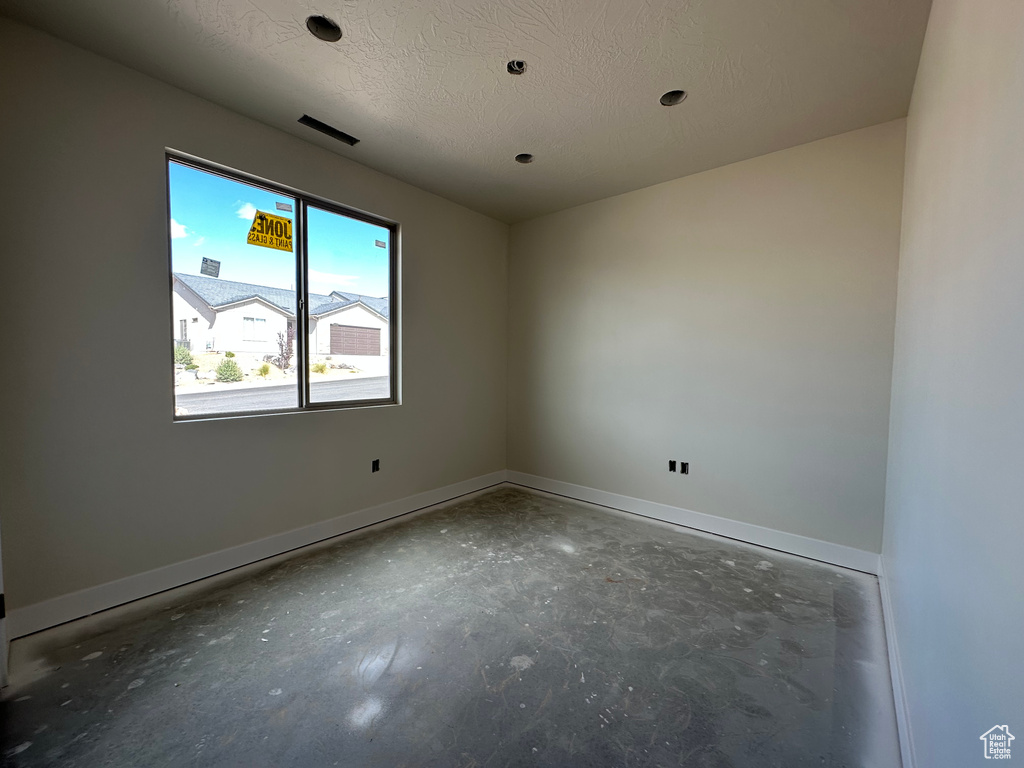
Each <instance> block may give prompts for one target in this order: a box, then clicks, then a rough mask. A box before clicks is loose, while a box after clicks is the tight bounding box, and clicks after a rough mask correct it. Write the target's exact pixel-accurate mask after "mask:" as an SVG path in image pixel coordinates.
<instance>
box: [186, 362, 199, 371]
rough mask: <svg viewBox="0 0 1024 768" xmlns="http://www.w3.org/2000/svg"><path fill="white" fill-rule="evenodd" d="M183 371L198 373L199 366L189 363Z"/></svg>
mask: <svg viewBox="0 0 1024 768" xmlns="http://www.w3.org/2000/svg"><path fill="white" fill-rule="evenodd" d="M185 370H186V371H198V370H199V366H198V365H196V364H195V363H189V364H188V365H186V366H185Z"/></svg>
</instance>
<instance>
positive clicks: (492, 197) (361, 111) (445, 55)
mask: <svg viewBox="0 0 1024 768" xmlns="http://www.w3.org/2000/svg"><path fill="white" fill-rule="evenodd" d="M929 6H930V0H323V2H312V1H311V0H74V2H68V0H2V2H0V9H2V11H3V12H4V13H5V14H7V15H9V16H12V17H13V18H16V19H20V20H22V21H25V22H27V23H29V24H31V25H33V26H36V27H39V28H41V29H44V30H46V31H48V32H51V33H52V34H54V35H56V36H58V37H62V38H64V39H66V40H69V41H71V42H73V43H76V44H78V45H81V46H83V47H85V48H88V49H90V50H93V51H96V52H97V53H100V54H102V55H104V56H107V57H109V58H112V59H114V60H116V61H120V62H122V63H124V64H127V65H129V66H131V67H133V68H135V69H138V70H140V71H142V72H145V73H148V74H150V75H153V76H155V77H157V78H160V79H162V80H165V81H167V82H169V83H172V84H174V85H177V86H179V87H181V88H184V89H185V90H187V91H191V92H192V93H195V94H198V95H200V96H204V97H206V98H208V99H210V100H211V101H215V102H218V103H220V104H223V105H225V106H227V107H229V108H231V109H233V110H235V111H237V112H240V113H242V114H245V115H249V116H251V117H254V118H256V119H258V120H261V121H263V122H266V123H269V124H271V125H275V126H277V127H279V128H281V129H283V130H285V131H288V132H289V133H292V134H295V135H296V136H301V137H303V138H305V139H307V140H308V141H310V142H312V143H315V144H318V145H320V146H323V147H326V148H328V149H330V150H331V151H334V152H337V153H338V154H340V155H343V156H345V157H349V158H351V159H353V160H356V161H358V162H360V163H363V164H365V165H367V166H370V167H372V168H376V169H378V170H380V171H383V172H385V173H388V174H390V175H392V176H395V177H397V178H400V179H403V180H405V181H408V182H410V183H412V184H415V185H416V186H419V187H422V188H424V189H427V190H430V191H432V192H435V193H437V194H439V195H442V196H444V197H446V198H449V199H451V200H454V201H456V202H459V203H462V204H464V205H466V206H468V207H470V208H473V209H475V210H478V211H481V212H483V213H486V214H489V215H491V216H494V217H496V218H498V219H502V220H504V221H510V222H511V221H519V220H522V219H526V218H530V217H532V216H536V215H538V214H543V213H547V212H551V211H555V210H560V209H562V208H567V207H570V206H573V205H579V204H581V203H585V202H589V201H591V200H596V199H600V198H603V197H607V196H609V195H614V194H618V193H621V192H626V191H629V190H632V189H638V188H640V187H645V186H648V185H650V184H655V183H657V182H661V181H666V180H668V179H672V178H676V177H679V176H684V175H686V174H690V173H695V172H697V171H702V170H706V169H708V168H714V167H716V166H720V165H724V164H727V163H731V162H735V161H737V160H742V159H745V158H748V157H754V156H756V155H761V154H764V153H766V152H771V151H774V150H778V149H784V148H786V147H791V146H795V145H797V144H802V143H805V142H807V141H812V140H814V139H818V138H822V137H824V136H829V135H833V134H836V133H842V132H844V131H849V130H853V129H856V128H861V127H864V126H867V125H873V124H875V123H880V122H883V121H886V120H892V119H895V118H898V117H903V116H904V115H906V113H907V108H908V105H909V101H910V93H911V89H912V86H913V82H914V76H915V73H916V69H917V61H918V57H919V54H920V50H921V41H922V39H923V36H924V29H925V24H926V22H927V16H928V10H929ZM313 13H320V14H324V15H327V16H328V17H330V18H332V19H334V20H335V21H337V22H338V23H339V24H340V25H341V27H342V30H343V32H344V37H343V38H342V39H341V40H340V41H339V42H337V43H324V42H321V41H319V40H317V39H315V38H314V37H312V36H311V35H310V34H309V33H308V32H307V31H306V29H305V18H306V16H308V15H310V14H313ZM512 58H517V59H524V60H526V62H527V64H528V69H527V71H526V73H525V74H524V75H521V76H512V75H509V74H508V73H507V72H506V71H505V64H506V62H507V61H508V60H509V59H512ZM677 88H678V89H685V90H686V91H688V92H689V97H688V98H687V100H686V101H684V102H683V103H682V104H681V105H679V106H676V107H663V106H661V105H660V104H659V102H658V99H659V97H660V96H661V94H662V93H664V92H665V91H668V90H672V89H677ZM303 113H308V114H310V115H312V116H313V117H315V118H318V119H320V120H322V121H324V122H327V123H330V124H332V125H334V126H336V127H337V128H340V129H341V130H343V131H345V132H346V133H350V134H352V135H354V136H357V137H358V138H360V139H361V140H362V141H361V142H360V143H359V144H358V145H357V146H355V147H348V146H345V145H343V144H340V143H338V142H336V141H334V140H332V139H329V138H327V137H325V136H322V135H321V134H318V133H316V132H315V131H313V130H311V129H309V128H306V127H304V126H301V125H299V124H297V123H296V120H297V119H298V118H299V117H300V116H301V115H302V114H303ZM183 149H187V148H183ZM520 152H530V153H533V154H534V155H535V156H536V160H535V162H534V163H533V164H531V165H520V164H517V163H515V162H514V161H513V157H514V156H515V155H516V154H517V153H520ZM210 159H211V160H216V159H217V158H210Z"/></svg>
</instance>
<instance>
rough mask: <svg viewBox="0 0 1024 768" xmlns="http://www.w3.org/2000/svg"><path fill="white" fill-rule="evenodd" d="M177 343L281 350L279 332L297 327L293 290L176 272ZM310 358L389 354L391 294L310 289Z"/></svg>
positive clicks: (199, 349) (220, 349)
mask: <svg viewBox="0 0 1024 768" xmlns="http://www.w3.org/2000/svg"><path fill="white" fill-rule="evenodd" d="M173 280H174V291H173V294H172V301H173V304H174V343H175V344H176V345H178V344H185V345H186V346H188V347H189V348H190V349H191V350H192V351H193V352H200V353H201V352H206V351H216V352H226V351H231V352H235V353H249V354H256V355H260V356H263V355H277V354H278V342H277V334H278V333H287V331H288V329H289V328H292V329H294V328H295V292H294V291H290V290H284V289H281V288H271V287H269V286H265V285H253V284H251V283H238V282H234V281H232V280H221V279H219V278H213V277H205V276H201V275H187V274H184V273H181V272H175V273H173ZM309 307H310V313H309V352H310V358H311V359H313V358H319V357H325V356H327V355H331V356H332V357H335V356H337V357H339V358H347V357H359V358H363V360H364V362H369V360H368V358H383V359H386V358H387V357H388V355H389V354H390V334H389V332H388V323H389V317H390V307H389V302H388V299H386V298H375V297H372V296H363V295H361V294H358V293H347V292H342V291H334V292H333V293H330V294H328V295H323V294H315V293H311V294H309Z"/></svg>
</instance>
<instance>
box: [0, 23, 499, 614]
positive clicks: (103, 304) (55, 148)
mask: <svg viewBox="0 0 1024 768" xmlns="http://www.w3.org/2000/svg"><path fill="white" fill-rule="evenodd" d="M0 72H3V76H2V77H0V104H2V105H3V107H2V109H0V142H2V150H0V151H2V152H3V179H2V183H0V210H2V211H3V214H4V221H5V222H7V225H6V226H5V234H4V237H3V246H2V248H3V286H4V301H3V302H0V306H2V308H3V309H2V310H0V311H2V312H3V316H2V318H0V320H2V327H3V328H4V330H5V334H4V339H5V346H4V349H5V355H4V360H5V363H4V371H3V373H2V381H3V387H2V389H3V397H2V399H0V422H2V442H0V489H2V498H0V510H2V512H0V514H2V516H3V567H4V576H5V583H6V587H7V598H8V606H9V607H11V608H19V607H22V606H25V605H28V604H31V603H35V602H37V601H40V600H44V599H46V598H50V597H54V596H57V595H61V594H65V593H68V592H71V591H74V590H78V589H83V588H86V587H90V586H93V585H97V584H101V583H104V582H107V581H110V580H113V579H117V578H120V577H124V576H129V575H132V574H136V573H139V572H142V571H146V570H149V569H152V568H156V567H158V566H161V565H166V564H170V563H175V562H178V561H181V560H185V559H187V558H191V557H195V556H198V555H202V554H205V553H209V552H213V551H217V550H220V549H222V548H225V547H229V546H232V545H236V544H241V543H244V542H249V541H253V540H256V539H259V538H262V537H265V536H269V535H272V534H275V533H279V532H282V531H286V530H291V529H294V528H298V527H300V526H303V525H307V524H310V523H313V522H316V521H320V520H325V519H329V518H332V517H335V516H337V515H340V514H343V513H345V512H347V511H351V510H356V509H362V508H365V507H367V506H370V505H373V504H377V503H380V502H384V501H387V500H392V499H398V498H402V497H405V496H408V495H410V494H414V493H417V492H420V491H424V490H428V489H433V488H436V487H439V486H444V485H447V484H450V483H454V482H457V481H460V480H464V479H467V478H471V477H475V476H478V475H482V474H485V473H488V472H492V471H496V470H500V469H503V468H504V467H505V423H506V419H505V381H506V376H505V345H504V339H505V318H506V312H505V251H506V243H507V234H508V228H507V227H506V226H505V225H503V224H500V223H497V222H495V221H493V220H490V219H488V218H486V217H484V216H481V215H478V214H475V213H472V212H470V211H468V210H466V209H464V208H461V207H459V206H457V205H454V204H452V203H449V202H446V201H445V200H442V199H440V198H438V197H436V196H434V195H430V194H427V193H425V192H422V191H420V190H417V189H415V188H413V187H410V186H408V185H406V184H402V183H400V182H397V181H395V180H393V179H391V178H388V177H386V176H383V175H381V174H379V173H376V172H373V171H370V170H368V169H366V168H364V167H362V166H359V165H357V164H355V163H352V162H348V161H346V160H344V159H342V158H340V157H339V156H337V155H335V154H333V153H330V152H326V151H324V150H321V149H317V148H315V147H313V146H312V145H309V144H307V143H305V142H303V141H300V140H298V139H296V138H294V137H291V136H287V135H285V134H282V133H280V132H278V131H276V130H273V129H270V128H268V127H266V126H264V125H261V124H258V123H255V122H253V121H251V120H248V119H245V118H242V117H240V116H239V115H237V114H234V113H231V112H229V111H227V110H224V109H222V108H219V107H216V106H214V105H213V104H210V103H209V102H206V101H203V100H201V99H198V98H195V97H192V96H190V95H187V94H185V93H183V92H182V91H179V90H176V89H174V88H171V87H169V86H167V85H164V84H161V83H159V82H157V81H155V80H152V79H150V78H148V77H144V76H142V75H140V74H138V73H136V72H133V71H131V70H128V69H126V68H124V67H121V66H119V65H116V64H114V63H112V62H110V61H107V60H104V59H101V58H99V57H96V56H94V55H91V54H88V53H85V52H83V51H81V50H80V49H76V48H73V47H71V46H69V45H66V44H64V43H60V42H57V41H55V40H54V39H52V38H49V37H47V36H44V35H42V34H40V33H38V32H35V31H32V30H30V29H29V28H27V27H23V26H20V25H16V24H13V23H11V22H8V21H4V20H0ZM363 139H364V141H365V142H367V143H369V142H372V141H373V137H372V136H365V137H363ZM165 147H171V148H174V149H177V150H181V151H184V152H189V153H192V154H194V155H198V156H200V157H204V158H208V159H210V160H213V161H216V162H218V163H222V164H224V165H227V166H231V167H235V168H238V169H241V170H243V171H247V172H249V173H253V174H257V175H259V176H263V177H266V178H269V179H273V180H275V181H279V182H281V183H284V184H287V185H292V186H295V187H298V188H300V189H303V190H305V191H308V192H310V193H313V194H316V195H321V196H324V197H327V198H329V199H332V200H336V201H338V202H339V203H342V204H345V205H350V206H354V207H356V208H359V209H363V210H366V211H372V212H374V213H376V214H379V215H381V216H385V217H388V218H392V219H395V220H397V221H398V222H400V223H401V226H402V231H401V238H402V239H401V243H402V309H403V310H404V313H403V316H402V320H401V330H402V334H403V366H402V374H403V376H402V398H403V403H402V405H401V406H398V407H383V408H367V409H359V410H345V411H334V412H328V413H307V414H292V415H280V416H272V417H259V418H245V419H233V420H222V421H205V422H192V423H178V424H174V423H172V421H171V409H172V394H171V375H170V369H169V367H168V365H169V364H168V355H169V349H170V344H171V323H170V311H171V301H170V295H169V289H168V275H167V208H166V200H165V180H164V148H165ZM351 152H352V154H353V155H354V156H358V152H359V148H358V147H356V148H355V149H353V150H351ZM377 457H379V458H380V459H381V462H382V471H381V472H380V473H378V474H374V475H371V474H370V461H371V459H373V458H377ZM339 487H341V488H343V489H344V491H343V492H339Z"/></svg>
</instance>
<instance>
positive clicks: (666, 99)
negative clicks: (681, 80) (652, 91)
mask: <svg viewBox="0 0 1024 768" xmlns="http://www.w3.org/2000/svg"><path fill="white" fill-rule="evenodd" d="M685 98H686V91H669V92H668V93H666V94H664V95H662V97H661V103H662V104H664V105H665V106H666V107H674V106H675V105H676V104H678V103H679V102H681V101H682V100H683V99H685Z"/></svg>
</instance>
